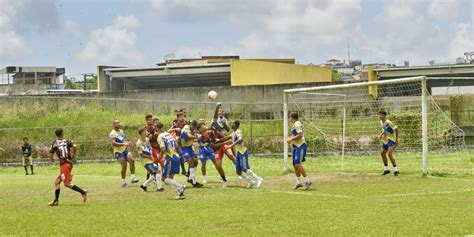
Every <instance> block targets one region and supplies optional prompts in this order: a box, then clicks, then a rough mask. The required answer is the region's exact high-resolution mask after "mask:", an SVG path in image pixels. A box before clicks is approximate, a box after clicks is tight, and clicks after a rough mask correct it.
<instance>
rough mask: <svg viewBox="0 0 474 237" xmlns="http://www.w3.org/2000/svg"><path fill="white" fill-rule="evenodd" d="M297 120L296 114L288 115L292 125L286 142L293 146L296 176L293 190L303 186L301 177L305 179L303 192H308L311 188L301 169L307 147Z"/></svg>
mask: <svg viewBox="0 0 474 237" xmlns="http://www.w3.org/2000/svg"><path fill="white" fill-rule="evenodd" d="M298 118H299V116H298V113H296V112H293V113H291V114H290V122H292V123H293V127H291V135H292V136H291V137H290V138H288V140H287V142H288V143H290V144H292V146H293V167H294V168H295V174H296V184H295V186H294V187H293V189H298V188H301V187H303V184H302V183H301V176H303V178H304V179H305V183H304V188H305V190H309V187H310V186H311V181H310V180H309V177H308V176H307V175H306V171H305V169H304V167H303V162H305V161H306V149H307V148H308V147H307V145H306V141H305V139H304V128H303V124H301V122H300V121H299V120H298Z"/></svg>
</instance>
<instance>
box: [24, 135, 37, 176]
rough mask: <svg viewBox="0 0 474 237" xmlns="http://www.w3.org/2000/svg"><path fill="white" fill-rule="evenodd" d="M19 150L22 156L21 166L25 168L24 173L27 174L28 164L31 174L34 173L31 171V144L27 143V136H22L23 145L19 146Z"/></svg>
mask: <svg viewBox="0 0 474 237" xmlns="http://www.w3.org/2000/svg"><path fill="white" fill-rule="evenodd" d="M21 152H22V153H23V156H22V162H21V163H22V164H23V168H25V173H26V175H28V168H27V167H28V166H30V169H31V174H35V173H34V172H33V158H31V152H32V150H31V145H30V144H29V143H28V138H27V137H24V138H23V146H21Z"/></svg>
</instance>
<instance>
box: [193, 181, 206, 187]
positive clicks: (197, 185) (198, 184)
mask: <svg viewBox="0 0 474 237" xmlns="http://www.w3.org/2000/svg"><path fill="white" fill-rule="evenodd" d="M202 186H204V185H202V184H200V183H198V182H196V183H194V184H193V187H195V188H202Z"/></svg>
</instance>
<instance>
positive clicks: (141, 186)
mask: <svg viewBox="0 0 474 237" xmlns="http://www.w3.org/2000/svg"><path fill="white" fill-rule="evenodd" d="M140 188H141V189H143V191H145V192H146V186H143V184H142V185H140Z"/></svg>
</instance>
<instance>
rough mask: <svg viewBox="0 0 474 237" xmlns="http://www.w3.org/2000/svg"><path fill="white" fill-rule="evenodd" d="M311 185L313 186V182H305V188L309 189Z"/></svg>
mask: <svg viewBox="0 0 474 237" xmlns="http://www.w3.org/2000/svg"><path fill="white" fill-rule="evenodd" d="M310 186H311V182H305V183H304V190H306V191H308V190H309V187H310Z"/></svg>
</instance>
